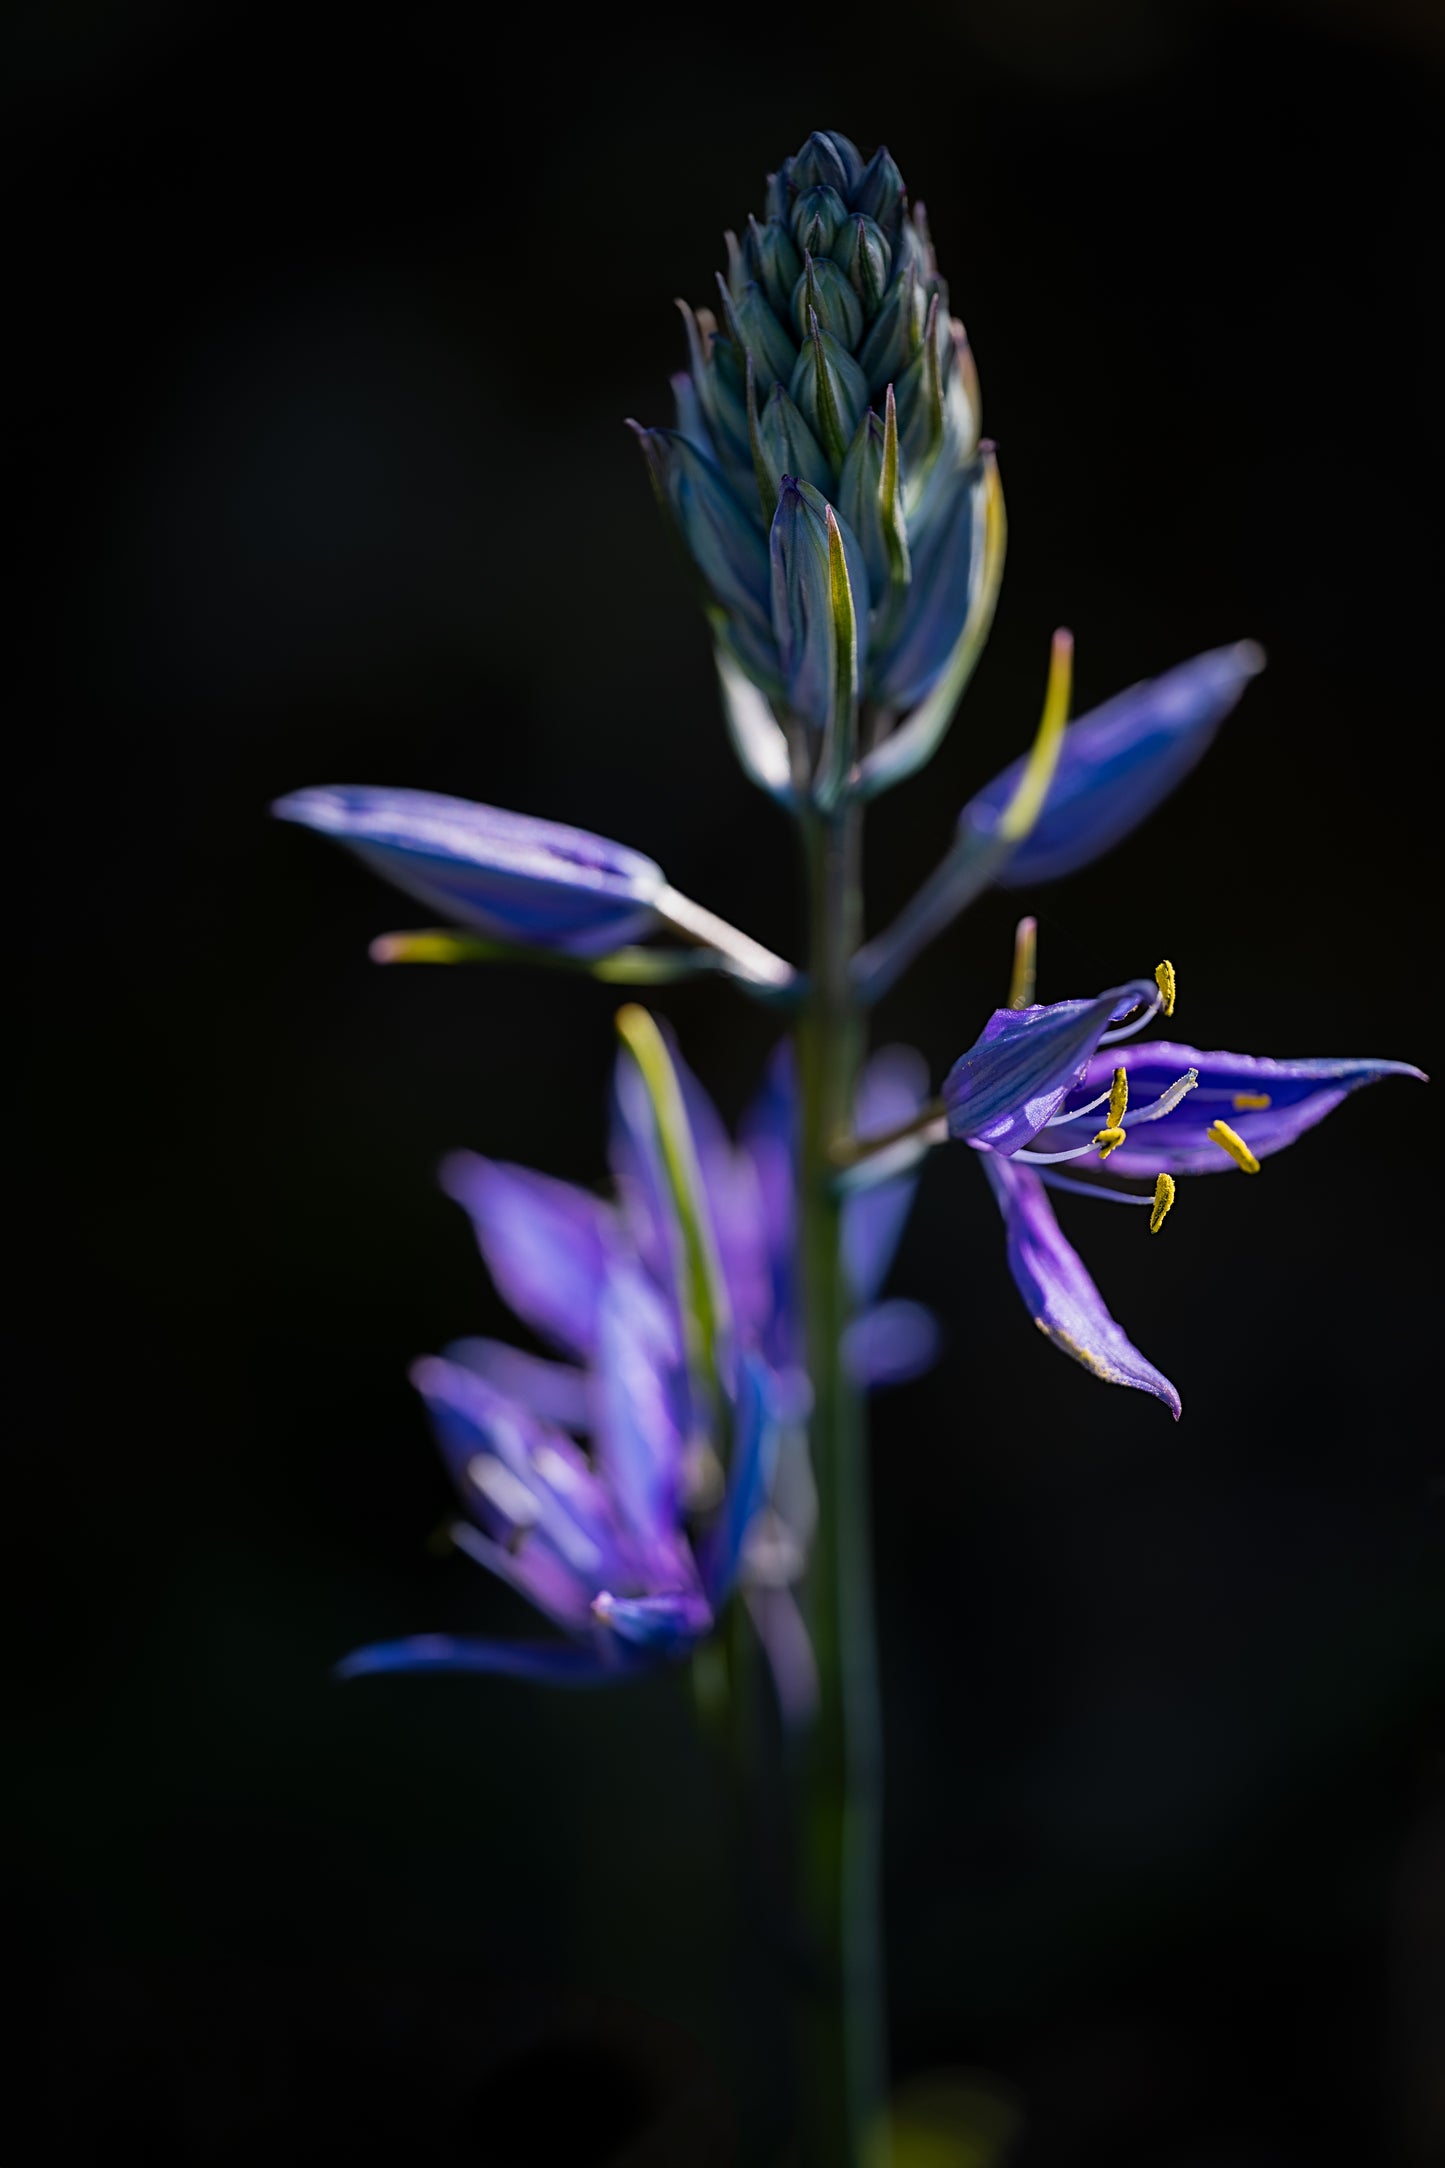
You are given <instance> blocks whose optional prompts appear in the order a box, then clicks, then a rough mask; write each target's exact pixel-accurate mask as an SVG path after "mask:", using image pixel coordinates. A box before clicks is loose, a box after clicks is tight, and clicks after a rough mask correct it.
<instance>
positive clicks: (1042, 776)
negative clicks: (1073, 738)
mask: <svg viewBox="0 0 1445 2168" xmlns="http://www.w3.org/2000/svg"><path fill="white" fill-rule="evenodd" d="M1073 687H1074V636H1073V634H1072V633H1071V632H1065V631H1064V629H1063V628H1062V626H1061V627H1060V628H1059V630H1058V631H1057V632H1056V633H1055V634H1054V640H1053V646H1052V647H1051V648H1050V650H1049V682H1048V685H1047V686H1046V688H1045V691H1044V712H1043V714H1042V715H1041V716H1040V718H1039V727H1038V734H1037V736H1036V737H1035V739H1034V742H1033V744H1032V746H1031V747H1030V748H1029V757H1028V760H1027V762H1026V763H1025V766H1024V772H1023V774H1022V775H1021V776H1020V777H1019V780H1018V787H1017V788H1016V790H1015V791H1014V794H1013V796H1012V797H1011V798H1010V800H1009V802H1008V804H1007V805H1006V806H1005V807H1004V809H1003V813H1002V815H1001V817H1000V819H999V824H998V833H999V835H1000V837H1001V838H1002V840H1003V841H1004V842H1005V843H1021V842H1022V841H1023V839H1024V837H1025V836H1026V835H1027V834H1028V832H1029V830H1030V829H1031V828H1032V827H1033V825H1034V822H1035V821H1036V820H1037V819H1038V817H1039V814H1040V813H1041V812H1042V811H1043V804H1044V800H1045V798H1047V796H1048V794H1049V785H1050V784H1051V783H1052V782H1053V780H1054V770H1055V768H1056V767H1057V766H1058V764H1059V754H1060V752H1061V751H1062V750H1063V744H1064V726H1065V724H1066V723H1067V722H1068V719H1069V698H1070V695H1071V693H1072V692H1073Z"/></svg>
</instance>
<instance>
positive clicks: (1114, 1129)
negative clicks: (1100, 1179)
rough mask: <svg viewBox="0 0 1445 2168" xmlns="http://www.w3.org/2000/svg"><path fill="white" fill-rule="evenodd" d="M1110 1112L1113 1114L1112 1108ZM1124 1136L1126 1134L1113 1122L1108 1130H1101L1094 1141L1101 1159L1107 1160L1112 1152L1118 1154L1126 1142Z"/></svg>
mask: <svg viewBox="0 0 1445 2168" xmlns="http://www.w3.org/2000/svg"><path fill="white" fill-rule="evenodd" d="M1109 1111H1110V1112H1111V1113H1112V1112H1113V1109H1112V1107H1111V1108H1110V1110H1109ZM1124 1136H1125V1132H1124V1131H1123V1130H1122V1129H1120V1128H1119V1127H1118V1126H1117V1124H1115V1123H1112V1122H1111V1123H1110V1125H1109V1127H1108V1128H1107V1129H1101V1130H1100V1131H1099V1134H1098V1135H1097V1137H1095V1139H1094V1142H1095V1144H1097V1145H1098V1147H1099V1157H1100V1159H1107V1158H1108V1156H1109V1154H1110V1153H1111V1152H1117V1151H1118V1149H1119V1146H1120V1145H1121V1144H1122V1143H1123V1141H1124Z"/></svg>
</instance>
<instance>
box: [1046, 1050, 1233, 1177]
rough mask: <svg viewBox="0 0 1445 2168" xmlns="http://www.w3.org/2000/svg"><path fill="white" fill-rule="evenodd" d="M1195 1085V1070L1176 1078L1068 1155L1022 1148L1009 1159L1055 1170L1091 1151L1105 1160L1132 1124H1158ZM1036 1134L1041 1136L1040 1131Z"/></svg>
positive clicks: (1197, 1077) (1069, 1118)
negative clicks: (1067, 1160) (1145, 1103)
mask: <svg viewBox="0 0 1445 2168" xmlns="http://www.w3.org/2000/svg"><path fill="white" fill-rule="evenodd" d="M1198 1082H1199V1071H1198V1070H1197V1069H1187V1070H1186V1071H1185V1073H1184V1075H1183V1076H1181V1077H1176V1078H1175V1079H1174V1082H1173V1083H1172V1084H1171V1085H1169V1086H1168V1088H1167V1089H1166V1090H1164V1091H1162V1092H1160V1094H1159V1097H1158V1098H1157V1099H1151V1100H1150V1102H1149V1104H1148V1105H1147V1106H1144V1107H1140V1108H1138V1109H1137V1111H1136V1112H1134V1113H1133V1114H1121V1115H1120V1117H1119V1120H1118V1123H1117V1124H1113V1123H1111V1124H1110V1126H1109V1127H1108V1128H1107V1129H1101V1130H1100V1131H1099V1133H1098V1135H1097V1136H1096V1137H1095V1138H1094V1139H1093V1141H1092V1143H1089V1144H1078V1145H1075V1147H1074V1149H1073V1150H1072V1151H1071V1152H1031V1151H1029V1150H1027V1148H1025V1150H1023V1151H1021V1152H1015V1153H1014V1155H1013V1156H1014V1158H1015V1159H1021V1160H1026V1161H1027V1162H1028V1164H1029V1165H1030V1166H1033V1167H1056V1166H1058V1165H1059V1164H1060V1162H1061V1161H1063V1160H1065V1159H1086V1158H1087V1157H1088V1155H1089V1153H1090V1152H1094V1151H1097V1152H1100V1153H1101V1154H1102V1156H1103V1157H1104V1158H1105V1159H1107V1158H1108V1156H1109V1154H1110V1152H1113V1151H1117V1150H1118V1148H1119V1146H1120V1145H1121V1144H1122V1143H1123V1142H1124V1138H1125V1136H1126V1135H1127V1133H1128V1132H1129V1130H1131V1129H1133V1128H1134V1127H1135V1126H1136V1124H1138V1123H1139V1122H1159V1121H1162V1120H1163V1119H1164V1116H1165V1115H1166V1114H1172V1113H1173V1112H1174V1109H1175V1108H1176V1107H1177V1106H1178V1104H1179V1102H1180V1100H1181V1099H1182V1098H1183V1097H1184V1096H1185V1094H1186V1092H1192V1091H1193V1089H1194V1087H1195V1085H1196V1084H1197V1083H1198ZM1110 1097H1111V1099H1112V1097H1113V1094H1112V1091H1111V1093H1110ZM1094 1105H1095V1106H1102V1105H1103V1097H1102V1094H1101V1095H1100V1097H1099V1098H1098V1099H1096V1100H1095V1101H1094ZM1078 1111H1079V1112H1080V1113H1087V1112H1088V1109H1087V1108H1084V1107H1081V1108H1080V1109H1079V1110H1078ZM1060 1118H1062V1119H1066V1120H1073V1119H1075V1117H1074V1116H1065V1117H1056V1119H1060ZM1050 1126H1051V1125H1050V1124H1047V1123H1046V1124H1045V1127H1050ZM1038 1134H1039V1135H1042V1134H1043V1132H1042V1130H1041V1131H1039V1132H1038Z"/></svg>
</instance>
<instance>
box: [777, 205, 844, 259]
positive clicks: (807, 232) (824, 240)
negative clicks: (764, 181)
mask: <svg viewBox="0 0 1445 2168" xmlns="http://www.w3.org/2000/svg"><path fill="white" fill-rule="evenodd" d="M847 216H848V206H847V204H846V203H845V202H844V201H843V198H842V197H841V196H840V195H839V193H838V191H837V189H836V188H808V189H805V190H804V191H803V193H802V195H800V196H799V198H798V200H797V202H796V203H795V204H794V205H793V210H792V216H791V218H790V219H789V221H788V223H789V224H790V225H791V227H792V229H793V239H794V240H795V241H796V242H797V244H798V246H799V248H800V249H802V251H803V253H804V254H805V255H810V256H827V255H830V254H831V253H832V248H833V243H834V241H836V239H837V238H838V234H839V231H840V229H841V228H842V226H843V224H844V223H845V221H846V219H847Z"/></svg>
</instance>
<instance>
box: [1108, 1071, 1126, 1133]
mask: <svg viewBox="0 0 1445 2168" xmlns="http://www.w3.org/2000/svg"><path fill="white" fill-rule="evenodd" d="M1128 1106H1129V1072H1128V1070H1127V1069H1116V1070H1115V1071H1114V1081H1113V1083H1112V1084H1111V1085H1110V1086H1109V1119H1108V1121H1107V1122H1106V1123H1105V1125H1104V1126H1105V1128H1106V1129H1117V1128H1118V1126H1119V1124H1120V1122H1122V1121H1123V1119H1124V1116H1125V1113H1126V1112H1127V1110H1128Z"/></svg>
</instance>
